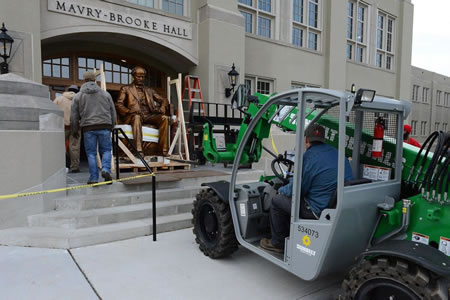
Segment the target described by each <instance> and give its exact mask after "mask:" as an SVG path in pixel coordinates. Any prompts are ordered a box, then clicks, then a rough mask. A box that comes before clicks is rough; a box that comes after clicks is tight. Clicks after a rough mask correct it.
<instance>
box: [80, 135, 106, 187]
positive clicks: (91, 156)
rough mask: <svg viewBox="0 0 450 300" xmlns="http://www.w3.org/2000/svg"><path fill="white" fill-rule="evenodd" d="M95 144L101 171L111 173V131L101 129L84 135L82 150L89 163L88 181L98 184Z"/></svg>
mask: <svg viewBox="0 0 450 300" xmlns="http://www.w3.org/2000/svg"><path fill="white" fill-rule="evenodd" d="M97 144H98V152H99V153H100V156H101V158H102V171H106V172H108V173H111V148H112V146H111V131H110V130H108V129H101V130H93V131H86V132H85V133H84V149H85V150H86V155H87V158H88V163H89V175H90V176H89V181H97V182H98V166H97Z"/></svg>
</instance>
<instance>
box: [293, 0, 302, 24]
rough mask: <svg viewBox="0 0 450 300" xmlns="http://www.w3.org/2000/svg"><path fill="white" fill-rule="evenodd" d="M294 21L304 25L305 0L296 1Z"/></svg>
mask: <svg viewBox="0 0 450 300" xmlns="http://www.w3.org/2000/svg"><path fill="white" fill-rule="evenodd" d="M293 19H294V21H295V22H299V23H303V0H294V7H293Z"/></svg>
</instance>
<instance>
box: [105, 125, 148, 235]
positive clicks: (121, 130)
mask: <svg viewBox="0 0 450 300" xmlns="http://www.w3.org/2000/svg"><path fill="white" fill-rule="evenodd" d="M113 131H114V132H115V134H116V139H115V141H114V143H115V145H114V147H117V148H116V149H117V153H116V154H117V155H116V165H117V174H119V173H118V172H119V155H118V152H119V151H118V147H119V132H120V133H121V134H122V136H123V137H124V139H125V140H126V141H127V142H128V144H129V145H130V146H131V148H132V149H133V152H134V154H135V155H137V157H138V158H139V160H140V161H141V162H142V163H143V164H144V166H145V168H146V169H147V171H148V172H149V173H150V174H153V176H152V219H153V220H152V221H153V222H152V227H153V241H154V242H156V175H155V173H153V169H152V168H151V167H150V166H149V165H148V164H147V162H146V161H145V159H144V157H142V155H141V154H140V153H139V152H138V151H137V149H136V147H135V146H134V145H133V144H132V143H131V141H130V139H129V138H128V137H127V136H126V134H125V132H124V131H123V129H122V128H114V129H113ZM118 178H119V177H118V175H117V179H118Z"/></svg>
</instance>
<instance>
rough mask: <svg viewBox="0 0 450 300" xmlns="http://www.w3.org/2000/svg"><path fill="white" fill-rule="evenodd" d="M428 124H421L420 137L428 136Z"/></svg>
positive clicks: (424, 122)
mask: <svg viewBox="0 0 450 300" xmlns="http://www.w3.org/2000/svg"><path fill="white" fill-rule="evenodd" d="M426 130H427V122H426V121H422V122H420V135H426V134H427V131H426Z"/></svg>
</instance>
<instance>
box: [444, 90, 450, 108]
mask: <svg viewBox="0 0 450 300" xmlns="http://www.w3.org/2000/svg"><path fill="white" fill-rule="evenodd" d="M444 106H450V93H444Z"/></svg>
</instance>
